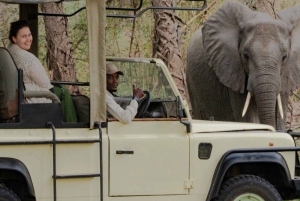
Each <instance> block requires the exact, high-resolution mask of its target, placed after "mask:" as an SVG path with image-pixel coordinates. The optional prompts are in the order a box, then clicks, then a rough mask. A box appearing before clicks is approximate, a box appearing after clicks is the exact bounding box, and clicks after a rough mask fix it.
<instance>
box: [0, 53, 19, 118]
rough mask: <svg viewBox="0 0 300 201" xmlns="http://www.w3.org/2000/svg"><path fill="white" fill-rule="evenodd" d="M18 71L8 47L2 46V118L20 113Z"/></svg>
mask: <svg viewBox="0 0 300 201" xmlns="http://www.w3.org/2000/svg"><path fill="white" fill-rule="evenodd" d="M17 92H18V71H17V67H16V64H15V62H14V61H13V59H12V57H11V55H10V53H9V52H8V50H7V49H5V48H3V47H0V119H1V120H7V119H11V118H13V117H15V116H16V115H17V114H18V96H17V94H18V93H17Z"/></svg>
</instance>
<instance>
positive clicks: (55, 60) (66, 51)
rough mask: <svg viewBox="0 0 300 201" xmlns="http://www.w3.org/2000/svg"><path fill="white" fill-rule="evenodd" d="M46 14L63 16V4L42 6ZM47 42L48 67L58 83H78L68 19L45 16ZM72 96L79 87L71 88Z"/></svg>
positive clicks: (52, 77) (53, 78)
mask: <svg viewBox="0 0 300 201" xmlns="http://www.w3.org/2000/svg"><path fill="white" fill-rule="evenodd" d="M41 9H42V11H43V12H44V13H57V14H63V4H62V3H47V4H43V5H42V6H41ZM44 23H45V30H46V40H47V66H48V69H49V70H50V71H51V72H52V74H51V79H52V80H56V81H70V82H75V81H76V73H75V63H74V60H73V57H72V42H71V40H70V39H69V37H68V19H67V18H66V17H50V16H44ZM69 91H70V93H71V94H76V93H78V87H72V86H70V87H69Z"/></svg>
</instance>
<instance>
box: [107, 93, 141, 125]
mask: <svg viewBox="0 0 300 201" xmlns="http://www.w3.org/2000/svg"><path fill="white" fill-rule="evenodd" d="M137 109H138V103H137V101H136V100H134V99H133V100H131V102H130V104H129V105H128V106H127V107H126V108H125V110H124V109H123V108H122V107H121V106H120V105H119V104H118V103H117V102H116V101H115V100H114V97H113V95H112V94H111V93H110V92H109V91H107V90H106V110H107V112H108V113H109V114H111V115H112V116H113V117H114V118H116V119H118V120H119V121H120V122H122V123H124V124H128V123H130V122H131V121H132V119H133V118H134V117H135V115H136V113H137Z"/></svg>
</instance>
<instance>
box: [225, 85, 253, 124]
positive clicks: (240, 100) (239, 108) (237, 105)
mask: <svg viewBox="0 0 300 201" xmlns="http://www.w3.org/2000/svg"><path fill="white" fill-rule="evenodd" d="M229 97H230V102H231V108H232V113H233V115H234V119H235V121H237V122H252V123H259V117H258V113H257V107H256V103H255V100H254V98H253V97H252V98H251V101H250V104H249V107H248V110H247V112H246V114H245V116H244V117H242V112H243V109H244V106H245V102H246V98H247V93H244V94H241V93H238V92H234V91H232V90H229Z"/></svg>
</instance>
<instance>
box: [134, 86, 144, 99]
mask: <svg viewBox="0 0 300 201" xmlns="http://www.w3.org/2000/svg"><path fill="white" fill-rule="evenodd" d="M132 94H133V96H134V97H137V98H138V99H140V98H142V97H144V95H145V94H144V92H143V91H142V90H141V89H140V88H136V86H135V84H132Z"/></svg>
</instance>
